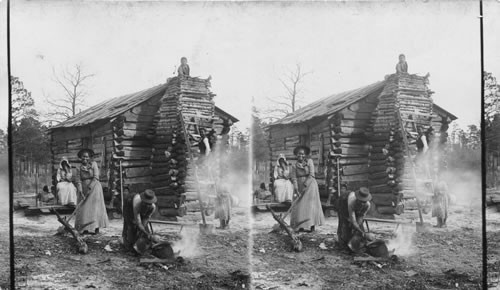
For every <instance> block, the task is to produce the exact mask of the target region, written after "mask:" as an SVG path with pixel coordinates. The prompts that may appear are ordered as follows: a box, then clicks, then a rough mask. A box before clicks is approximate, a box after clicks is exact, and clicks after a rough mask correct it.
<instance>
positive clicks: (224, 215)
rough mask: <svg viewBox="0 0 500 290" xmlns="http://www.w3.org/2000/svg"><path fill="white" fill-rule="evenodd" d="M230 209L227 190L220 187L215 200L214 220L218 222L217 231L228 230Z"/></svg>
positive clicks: (229, 196) (224, 187) (229, 197)
mask: <svg viewBox="0 0 500 290" xmlns="http://www.w3.org/2000/svg"><path fill="white" fill-rule="evenodd" d="M231 209H232V205H231V195H230V194H229V190H228V189H227V187H226V186H221V187H220V188H219V189H218V191H217V198H216V199H215V214H214V218H216V219H219V220H220V227H218V229H221V230H225V229H227V228H229V221H230V220H231Z"/></svg>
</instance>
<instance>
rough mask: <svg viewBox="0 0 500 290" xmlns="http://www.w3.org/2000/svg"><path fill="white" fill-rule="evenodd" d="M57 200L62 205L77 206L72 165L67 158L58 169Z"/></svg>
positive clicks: (63, 159) (64, 158)
mask: <svg viewBox="0 0 500 290" xmlns="http://www.w3.org/2000/svg"><path fill="white" fill-rule="evenodd" d="M56 179H57V185H56V190H57V198H58V200H59V204H61V205H75V204H76V200H77V198H76V187H75V185H74V184H73V174H72V172H71V165H70V164H69V162H68V159H67V158H66V157H63V158H62V160H61V163H59V168H58V169H57V176H56Z"/></svg>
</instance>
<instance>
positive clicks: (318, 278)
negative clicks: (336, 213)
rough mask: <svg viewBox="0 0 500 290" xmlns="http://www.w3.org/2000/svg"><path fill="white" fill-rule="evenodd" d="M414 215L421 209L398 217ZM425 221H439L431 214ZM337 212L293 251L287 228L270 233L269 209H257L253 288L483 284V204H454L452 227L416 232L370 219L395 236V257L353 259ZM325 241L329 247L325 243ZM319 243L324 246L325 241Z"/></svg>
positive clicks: (387, 234) (386, 234)
mask: <svg viewBox="0 0 500 290" xmlns="http://www.w3.org/2000/svg"><path fill="white" fill-rule="evenodd" d="M397 219H398V220H402V221H407V222H410V221H416V220H417V212H416V211H407V212H406V213H405V214H403V215H402V216H399V217H397ZM424 221H425V222H430V223H432V224H435V223H436V221H435V219H432V217H431V215H430V214H428V215H425V216H424ZM337 223H338V221H337V218H336V217H329V218H327V222H326V225H323V226H322V227H320V228H319V229H318V230H317V231H316V232H315V233H303V234H300V239H301V241H302V243H303V245H304V251H303V252H301V253H295V252H291V251H290V244H289V238H288V236H286V235H285V234H275V233H269V231H270V229H271V227H272V225H273V224H275V221H274V219H273V218H272V216H271V214H270V213H268V212H260V213H256V214H255V215H254V227H253V237H254V240H253V249H252V253H253V257H252V264H253V272H252V278H253V284H254V287H255V289H457V288H458V289H480V288H481V281H482V278H481V267H482V256H481V255H482V243H481V240H482V238H481V211H480V208H479V206H476V207H474V208H472V207H471V206H453V207H452V208H451V213H450V219H449V222H448V227H447V228H443V229H438V228H433V227H431V228H430V229H429V231H428V232H425V233H416V227H415V224H410V225H407V226H404V227H401V228H400V229H399V230H398V233H399V234H398V238H396V239H393V238H392V236H393V235H392V233H393V231H394V229H395V226H394V225H390V226H389V225H388V224H382V223H371V224H370V229H371V231H372V232H374V233H376V234H377V236H378V237H379V238H383V239H386V240H391V242H392V243H391V244H390V246H389V247H390V248H396V252H395V254H396V255H397V256H398V259H397V260H392V261H388V262H378V263H377V264H374V263H372V262H355V261H354V260H353V259H354V256H352V255H349V254H348V253H345V252H341V251H340V250H339V249H338V248H337V246H336V240H337V236H336V231H337ZM321 244H323V245H324V246H325V247H326V249H321V248H320V245H321ZM323 245H321V246H323Z"/></svg>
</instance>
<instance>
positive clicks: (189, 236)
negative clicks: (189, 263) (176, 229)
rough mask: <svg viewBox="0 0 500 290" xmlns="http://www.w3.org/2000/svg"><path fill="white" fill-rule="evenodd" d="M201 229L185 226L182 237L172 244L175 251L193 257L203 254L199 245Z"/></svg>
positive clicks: (186, 256)
mask: <svg viewBox="0 0 500 290" xmlns="http://www.w3.org/2000/svg"><path fill="white" fill-rule="evenodd" d="M198 237H199V231H198V230H197V229H196V230H195V229H193V228H191V229H189V228H187V229H186V228H184V229H183V230H182V232H181V239H180V240H178V241H175V242H174V243H173V245H172V249H173V250H174V253H178V254H179V255H180V256H182V257H185V258H193V257H196V256H198V255H200V254H201V251H200V247H199V245H198Z"/></svg>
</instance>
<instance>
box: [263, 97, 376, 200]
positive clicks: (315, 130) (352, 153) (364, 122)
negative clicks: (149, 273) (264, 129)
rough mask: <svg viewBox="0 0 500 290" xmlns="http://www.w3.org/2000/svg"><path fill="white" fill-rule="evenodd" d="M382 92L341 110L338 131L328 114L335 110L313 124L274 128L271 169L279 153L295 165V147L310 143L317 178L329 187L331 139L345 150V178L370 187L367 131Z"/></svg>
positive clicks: (353, 184) (324, 194)
mask: <svg viewBox="0 0 500 290" xmlns="http://www.w3.org/2000/svg"><path fill="white" fill-rule="evenodd" d="M378 93H380V91H377V92H374V93H373V94H371V95H369V96H367V97H366V98H364V99H363V100H361V101H359V102H357V103H354V104H351V105H349V106H348V107H346V108H344V109H343V110H341V111H340V112H337V113H338V115H339V116H340V119H339V120H340V121H339V123H338V124H337V125H338V126H337V127H338V130H337V132H331V130H330V123H329V122H330V121H329V119H328V117H331V116H332V115H333V113H332V115H330V116H325V117H324V118H322V119H320V120H314V121H313V122H309V123H300V124H291V125H287V126H276V127H271V128H270V131H269V132H270V139H269V140H268V142H269V147H270V154H271V156H270V160H271V166H272V167H271V168H274V166H275V165H276V161H277V158H278V156H279V154H284V155H285V157H286V158H287V160H288V162H289V163H290V164H293V163H294V162H296V157H295V156H294V155H293V149H294V148H295V147H296V146H298V145H301V144H305V145H308V146H309V147H310V148H311V154H310V156H309V157H310V158H311V159H312V160H313V162H314V166H315V170H316V179H317V181H318V183H319V184H320V186H322V187H325V186H326V183H327V179H326V171H327V156H328V152H329V151H330V144H331V142H335V143H338V145H340V146H339V148H341V151H342V158H340V160H339V161H340V164H341V167H342V177H341V180H342V181H343V182H346V183H347V185H348V187H349V189H352V190H354V189H355V188H359V187H360V186H366V185H367V180H368V173H369V172H368V165H367V161H368V145H369V144H368V143H367V138H366V135H365V132H366V128H367V126H368V125H369V124H370V118H371V114H372V112H373V110H374V108H375V106H376V104H377V96H378ZM305 140H306V141H305ZM304 141H305V142H304ZM271 172H273V170H271ZM321 195H322V198H327V195H328V192H327V191H321Z"/></svg>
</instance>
